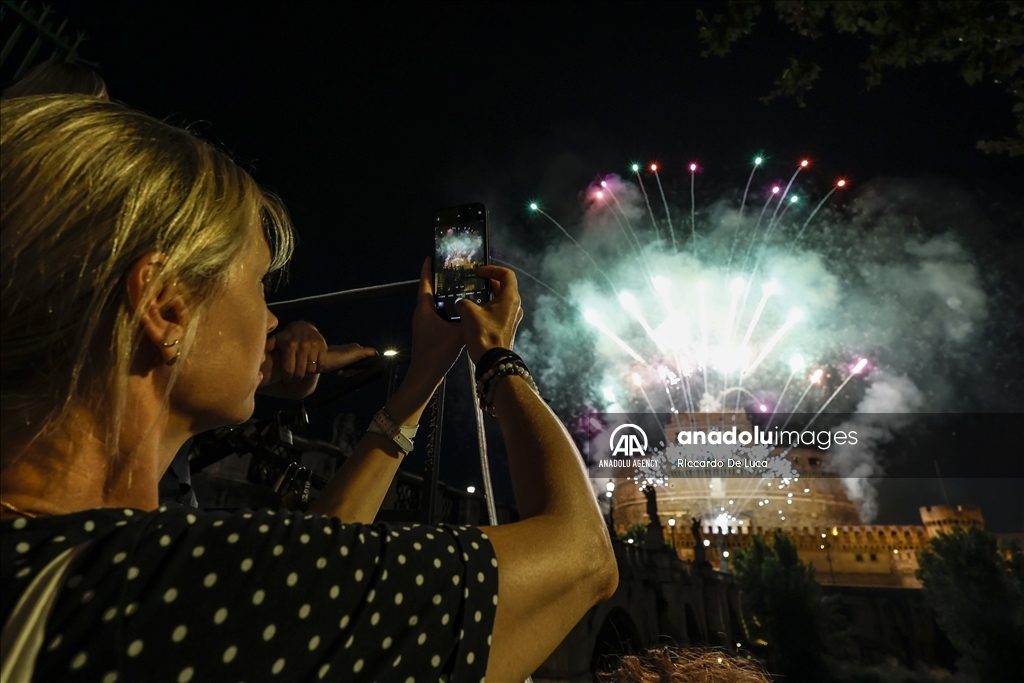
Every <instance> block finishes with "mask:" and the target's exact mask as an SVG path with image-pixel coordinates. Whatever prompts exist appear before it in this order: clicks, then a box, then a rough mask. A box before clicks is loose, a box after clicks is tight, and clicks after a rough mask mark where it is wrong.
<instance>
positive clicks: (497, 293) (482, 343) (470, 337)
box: [455, 266, 523, 363]
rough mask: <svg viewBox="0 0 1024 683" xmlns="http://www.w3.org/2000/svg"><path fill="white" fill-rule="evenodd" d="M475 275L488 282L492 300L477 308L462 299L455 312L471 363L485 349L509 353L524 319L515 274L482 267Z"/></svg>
mask: <svg viewBox="0 0 1024 683" xmlns="http://www.w3.org/2000/svg"><path fill="white" fill-rule="evenodd" d="M476 275H478V276H479V277H481V278H486V279H487V280H489V281H490V291H491V292H492V294H493V298H492V299H491V300H490V301H488V302H486V303H484V304H483V305H478V304H476V303H474V302H472V301H470V300H469V299H466V298H463V299H462V300H461V301H459V302H458V303H457V304H456V306H455V309H456V311H458V313H459V315H460V317H461V319H462V329H463V332H462V333H463V338H464V339H465V342H466V349H467V350H468V351H469V357H470V358H471V359H472V360H473V362H474V363H475V362H477V361H478V360H479V359H480V356H482V355H483V354H484V352H485V351H487V350H488V349H493V348H495V347H501V348H505V349H511V348H512V345H513V344H514V343H515V337H516V329H517V328H518V327H519V323H520V322H521V321H522V319H523V308H522V300H521V299H520V296H519V286H518V283H517V281H516V274H515V273H514V272H512V271H511V270H509V269H508V268H502V267H500V266H482V267H480V268H477V269H476Z"/></svg>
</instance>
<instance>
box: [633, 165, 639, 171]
mask: <svg viewBox="0 0 1024 683" xmlns="http://www.w3.org/2000/svg"><path fill="white" fill-rule="evenodd" d="M639 171H640V166H639V165H638V164H633V173H637V172H639Z"/></svg>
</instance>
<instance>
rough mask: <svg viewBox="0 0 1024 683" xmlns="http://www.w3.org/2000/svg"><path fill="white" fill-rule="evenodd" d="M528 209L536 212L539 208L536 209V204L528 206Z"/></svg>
mask: <svg viewBox="0 0 1024 683" xmlns="http://www.w3.org/2000/svg"><path fill="white" fill-rule="evenodd" d="M530 208H531V209H532V210H534V211H536V210H537V209H539V208H540V207H538V206H537V205H536V204H530Z"/></svg>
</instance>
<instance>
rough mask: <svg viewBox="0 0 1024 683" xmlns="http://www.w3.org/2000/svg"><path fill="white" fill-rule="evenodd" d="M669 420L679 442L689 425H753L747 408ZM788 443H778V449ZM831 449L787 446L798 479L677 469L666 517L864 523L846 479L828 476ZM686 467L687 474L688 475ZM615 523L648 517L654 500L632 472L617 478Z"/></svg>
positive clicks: (798, 524)
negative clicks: (649, 500) (696, 473)
mask: <svg viewBox="0 0 1024 683" xmlns="http://www.w3.org/2000/svg"><path fill="white" fill-rule="evenodd" d="M672 418H673V419H672V421H671V422H669V423H668V424H667V425H665V437H666V443H669V444H674V443H676V437H677V435H678V434H679V432H680V431H681V430H689V431H691V432H692V431H703V432H705V433H708V432H710V431H715V430H718V431H728V430H731V429H732V428H733V427H735V428H736V430H737V432H748V433H752V432H753V426H752V425H751V423H750V420H749V419H748V418H747V415H746V413H744V412H742V411H726V412H721V413H679V414H676V415H673V416H672ZM781 452H782V449H780V448H776V449H774V451H773V452H772V454H773V455H776V456H777V455H779V454H780V453H781ZM829 457H830V456H829V454H828V453H827V452H823V451H819V450H816V449H812V448H793V449H791V450H789V451H788V452H787V454H786V459H787V460H788V461H789V464H790V466H791V467H792V470H793V471H795V472H796V473H797V475H798V477H799V478H798V479H794V480H790V481H788V482H783V481H782V480H781V479H774V480H773V479H762V478H761V477H760V476H753V477H752V476H736V472H735V471H732V470H729V468H722V469H721V471H718V470H709V471H706V472H701V473H699V474H700V476H689V475H690V474H693V473H692V472H686V473H682V472H679V471H676V472H669V475H670V476H669V478H668V479H666V481H665V485H664V487H659V489H658V510H659V514H660V515H661V517H662V518H663V520H668V519H673V518H674V519H675V520H676V525H678V526H679V528H680V529H688V528H689V527H690V520H691V519H693V518H697V519H699V520H700V521H701V526H702V527H704V528H719V527H722V528H723V529H726V530H730V529H731V530H733V532H734V533H743V532H744V531H745V530H746V529H756V528H759V527H760V528H764V529H778V528H804V527H818V526H828V527H832V526H845V525H851V524H860V516H859V514H858V512H857V508H856V506H855V505H854V504H853V503H852V502H851V501H850V499H849V497H848V496H847V495H846V492H845V491H844V489H843V486H842V482H841V480H840V479H838V478H836V477H834V476H825V474H824V473H825V472H826V471H827V468H828V461H829ZM682 474H685V475H686V476H681V475H682ZM705 475H706V476H705ZM615 483H616V486H615V491H614V494H613V495H614V498H615V508H614V509H615V525H616V527H617V528H618V529H619V530H620V531H625V529H626V528H628V527H629V526H631V525H633V524H636V523H641V524H646V523H647V522H648V518H647V514H646V512H647V501H646V499H645V497H644V495H643V494H642V493H641V492H640V489H639V486H637V485H636V484H635V483H633V482H632V481H630V480H628V479H620V480H616V482H615Z"/></svg>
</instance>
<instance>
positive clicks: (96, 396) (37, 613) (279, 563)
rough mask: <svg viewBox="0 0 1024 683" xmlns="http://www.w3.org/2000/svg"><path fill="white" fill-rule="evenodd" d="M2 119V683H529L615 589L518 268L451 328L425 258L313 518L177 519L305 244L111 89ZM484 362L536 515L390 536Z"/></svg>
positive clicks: (400, 530) (519, 486) (237, 402)
mask: <svg viewBox="0 0 1024 683" xmlns="http://www.w3.org/2000/svg"><path fill="white" fill-rule="evenodd" d="M0 107H2V115H0V166H2V169H0V191H2V192H0V196H2V199H0V204H2V207H0V236H2V254H0V270H2V282H0V311H2V316H3V327H2V332H0V337H2V348H0V372H2V388H0V398H2V404H0V408H2V413H0V468H2V474H3V476H2V478H0V504H2V522H0V533H2V538H3V544H2V546H0V576H2V581H3V586H4V591H3V595H2V598H0V609H2V617H3V619H4V628H3V674H4V675H3V679H4V680H5V681H6V680H12V681H20V680H29V679H34V680H64V681H79V680H89V681H105V682H108V683H109V682H113V681H136V680H145V681H178V682H179V683H185V682H187V681H191V680H196V681H214V680H242V679H245V680H271V679H272V680H295V681H304V680H317V679H318V677H319V678H320V679H330V680H363V679H366V680H377V681H384V680H401V681H406V680H421V679H426V678H429V679H437V678H441V679H444V680H472V681H476V680H480V679H481V678H482V677H483V676H484V675H485V673H486V675H487V677H488V678H489V679H490V680H492V681H493V680H499V681H514V680H522V679H523V678H525V677H526V676H527V675H529V674H530V672H531V671H532V670H533V669H535V668H536V667H537V665H539V664H540V662H542V661H543V660H544V658H545V657H546V656H547V655H548V654H549V653H550V652H551V651H552V650H553V649H554V648H555V646H556V645H557V644H558V643H559V642H560V640H561V639H562V638H563V637H564V636H565V634H566V633H568V631H569V629H571V628H572V626H573V625H574V624H575V623H576V621H577V620H578V619H579V618H580V617H581V616H582V615H583V614H584V613H585V612H586V610H587V609H589V608H590V607H591V606H592V605H593V604H594V603H596V602H597V601H599V600H601V599H603V598H605V597H607V596H608V595H609V594H610V593H611V592H612V591H613V590H614V587H615V585H616V580H617V579H616V567H615V561H614V556H613V554H612V552H611V546H610V542H609V539H608V536H607V532H606V530H605V527H604V524H603V522H602V519H601V516H600V513H599V511H598V508H597V504H596V502H595V500H594V497H593V495H592V494H591V491H590V487H589V483H588V481H587V478H586V473H585V471H584V469H583V467H582V464H581V460H580V457H579V454H578V452H577V451H576V449H575V447H574V446H573V444H572V441H571V440H570V439H569V437H568V435H567V433H566V431H565V430H564V428H563V427H562V426H561V424H560V423H559V422H558V420H557V418H556V417H555V416H554V414H553V413H552V412H551V411H550V409H549V408H548V407H547V405H546V404H545V403H544V402H543V401H542V400H541V399H540V397H539V396H538V395H537V392H536V388H535V385H534V384H533V382H532V379H530V376H529V373H528V372H527V371H526V366H525V364H523V361H522V359H520V358H519V357H518V356H516V355H515V354H514V353H513V352H512V351H511V348H512V344H513V339H514V335H515V330H516V327H517V325H518V323H519V321H520V320H521V318H522V311H521V309H520V300H519V295H518V291H517V287H516V282H515V277H514V275H513V274H512V273H511V271H508V270H506V269H503V268H497V267H486V268H481V269H480V270H479V273H480V275H481V276H483V277H488V278H490V279H491V280H492V288H493V290H494V292H495V293H496V294H495V297H494V299H493V300H492V301H491V302H489V303H487V304H485V305H483V306H476V305H474V304H472V303H467V302H463V303H462V304H460V313H461V315H462V323H460V324H453V323H447V322H445V321H443V320H442V319H441V318H440V317H438V316H437V315H436V314H435V313H434V310H433V301H432V293H431V290H430V277H429V275H430V266H429V262H427V263H425V264H424V267H423V270H422V272H421V286H420V293H419V298H418V302H417V306H416V309H415V312H414V316H413V351H412V360H411V363H410V367H409V371H408V374H407V376H406V379H405V381H404V382H403V384H402V386H401V387H400V388H399V390H398V391H396V392H395V394H394V396H393V397H392V398H391V399H390V400H389V401H388V403H387V405H386V406H384V408H383V409H382V410H381V411H380V412H378V414H377V416H376V417H375V418H374V421H373V424H371V428H370V430H369V432H368V433H367V434H366V436H365V437H364V438H363V440H362V441H361V442H360V444H359V446H358V447H357V448H356V450H355V452H354V453H353V455H352V456H351V457H350V458H349V460H348V461H347V462H346V464H345V466H344V467H343V468H342V469H341V470H340V471H339V473H338V474H337V475H336V476H335V478H334V479H333V480H332V481H331V482H330V484H329V485H328V487H327V488H326V489H325V490H324V492H323V493H322V494H321V496H320V497H319V498H318V499H317V500H316V501H315V502H314V504H313V505H312V506H311V509H310V510H309V512H308V513H307V514H301V513H291V514H289V513H284V512H274V511H271V510H259V511H251V512H250V511H244V512H239V513H235V514H228V513H223V512H216V513H214V512H201V511H197V510H190V509H188V508H160V507H158V503H157V482H158V480H159V479H160V476H161V475H162V474H163V472H164V470H165V469H166V468H167V465H168V463H169V462H170V461H171V459H172V458H173V456H174V454H175V452H176V450H177V449H178V448H179V447H180V445H181V444H182V443H183V442H184V441H185V440H186V439H187V438H188V437H189V436H191V435H193V434H196V433H198V432H200V431H204V430H208V429H211V428H215V427H217V426H221V425H225V424H233V423H239V422H242V421H244V420H246V419H248V418H249V416H250V415H251V414H252V411H253V394H254V392H255V390H256V388H257V386H258V385H259V384H260V381H261V377H260V374H261V373H260V367H261V365H262V364H263V363H264V361H265V351H266V340H267V335H268V334H269V333H270V332H272V331H273V329H274V327H275V325H276V324H277V321H276V319H275V318H274V316H273V314H272V313H270V311H269V310H268V309H267V306H266V303H265V301H264V297H263V282H264V280H265V278H267V277H268V275H270V274H272V273H274V272H275V271H277V270H279V269H280V268H282V267H283V266H284V265H285V264H286V262H287V261H288V259H289V257H290V255H291V252H292V248H293V243H294V237H293V232H292V228H291V225H290V223H289V221H288V218H287V215H286V213H285V211H284V209H283V207H282V205H281V204H280V202H279V201H278V200H277V199H275V198H274V197H273V196H271V195H268V194H267V193H265V192H264V191H262V190H261V189H260V188H259V187H258V186H257V185H256V184H255V182H254V181H253V180H252V179H251V178H250V177H249V175H248V174H246V173H245V172H244V171H242V170H241V169H240V168H238V167H237V166H236V165H235V164H234V163H233V162H232V161H231V160H230V159H228V158H227V157H226V156H225V155H223V154H222V153H220V152H218V151H216V150H215V149H213V148H212V147H210V146H209V145H207V144H205V143H203V142H202V141H200V140H198V139H196V138H195V137H193V136H192V135H191V134H190V133H188V132H187V131H183V130H180V129H176V128H174V127H171V126H168V125H166V124H163V123H161V122H159V121H156V120H154V119H152V118H150V117H148V116H145V115H143V114H140V113H138V112H135V111H132V110H130V109H128V108H126V107H123V106H121V105H118V104H112V103H108V102H103V101H100V100H97V99H96V98H92V97H82V96H41V97H24V98H14V99H11V100H5V101H3V102H2V103H0ZM463 345H465V346H466V347H467V349H468V352H469V354H470V357H471V358H472V359H473V360H474V361H476V362H477V364H478V366H479V368H480V370H481V373H482V374H481V379H480V382H479V385H478V386H479V388H480V391H481V393H482V395H483V396H484V397H485V399H486V400H487V401H488V402H489V405H488V408H490V409H491V410H493V413H494V414H495V415H496V416H497V417H498V420H499V422H500V423H501V427H502V430H503V433H504V435H505V439H506V443H507V445H508V451H509V460H510V466H511V470H512V477H513V486H514V488H515V492H516V497H517V502H518V505H519V510H520V514H521V517H522V521H521V522H517V523H515V524H509V525H505V526H501V527H492V528H481V529H478V528H463V527H450V526H439V527H425V526H417V525H411V526H402V527H392V526H388V525H385V524H372V521H373V518H374V516H375V515H376V512H377V509H378V507H379V505H380V502H381V500H382V499H383V496H384V494H385V493H386V491H387V488H388V485H389V484H390V482H391V480H392V478H393V476H394V474H395V472H396V470H397V468H398V465H399V463H400V462H401V459H402V458H403V457H404V455H405V454H406V453H408V452H409V451H410V450H411V449H412V437H413V435H414V433H415V425H416V424H417V422H418V420H419V417H420V415H421V413H422V411H423V409H424V407H425V405H426V403H427V401H428V400H429V398H430V396H431V394H432V393H433V391H434V389H435V388H436V387H437V385H438V384H439V382H440V380H441V379H442V378H443V376H444V374H445V373H446V372H447V371H448V369H449V368H450V367H451V365H452V364H453V363H454V361H455V359H456V358H457V357H458V355H459V353H460V352H461V349H462V348H463ZM196 605H198V606H199V607H196Z"/></svg>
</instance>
